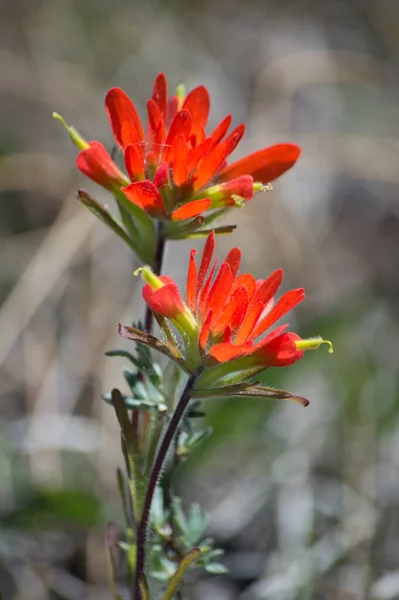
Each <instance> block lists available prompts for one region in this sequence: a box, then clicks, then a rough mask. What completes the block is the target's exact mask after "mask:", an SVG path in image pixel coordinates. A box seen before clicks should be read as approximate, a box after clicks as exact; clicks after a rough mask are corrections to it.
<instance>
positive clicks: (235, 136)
mask: <svg viewBox="0 0 399 600" xmlns="http://www.w3.org/2000/svg"><path fill="white" fill-rule="evenodd" d="M244 131H245V125H239V126H238V127H236V129H235V130H234V131H232V133H231V134H230V135H229V136H228V138H227V139H226V140H225V141H224V142H222V143H221V144H218V145H217V146H215V147H214V148H213V149H212V150H211V151H210V152H209V154H207V155H205V156H204V158H203V159H202V160H201V162H200V164H199V166H198V169H197V172H196V174H195V178H194V185H193V188H194V191H198V190H200V189H201V188H203V187H204V186H205V185H206V184H207V183H208V182H209V181H210V180H211V179H212V178H213V177H214V176H215V175H216V173H217V172H218V171H219V169H220V167H221V166H222V165H223V163H224V161H225V160H226V158H227V157H228V156H229V154H231V153H232V152H233V150H234V149H235V147H236V146H237V144H238V142H239V141H240V139H241V138H242V136H243V134H244Z"/></svg>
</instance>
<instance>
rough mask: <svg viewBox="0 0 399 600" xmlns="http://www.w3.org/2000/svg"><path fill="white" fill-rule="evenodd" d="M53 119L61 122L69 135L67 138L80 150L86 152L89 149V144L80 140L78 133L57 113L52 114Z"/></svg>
mask: <svg viewBox="0 0 399 600" xmlns="http://www.w3.org/2000/svg"><path fill="white" fill-rule="evenodd" d="M53 119H57V121H61V123H62V124H63V126H64V127H65V129H66V130H67V132H68V133H69V137H70V138H71V140H72V141H73V143H74V144H75V146H77V147H78V148H79V149H80V150H87V148H89V144H88V143H87V142H86V140H84V139H83V138H82V136H81V135H80V133H79V132H78V131H77V130H76V129H75V127H71V126H70V125H68V123H67V122H66V121H65V119H64V117H62V116H61V115H60V114H59V113H57V112H53Z"/></svg>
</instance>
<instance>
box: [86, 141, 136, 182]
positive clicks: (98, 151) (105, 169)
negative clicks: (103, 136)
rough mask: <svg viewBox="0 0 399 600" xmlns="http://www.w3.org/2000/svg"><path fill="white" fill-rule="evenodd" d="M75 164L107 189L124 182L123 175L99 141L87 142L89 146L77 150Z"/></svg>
mask: <svg viewBox="0 0 399 600" xmlns="http://www.w3.org/2000/svg"><path fill="white" fill-rule="evenodd" d="M76 164H77V167H78V169H80V170H81V171H82V173H84V174H85V175H86V176H87V177H89V178H90V179H93V181H95V182H96V183H98V184H100V185H102V186H104V187H105V188H107V189H109V190H112V189H113V188H114V187H115V186H116V187H120V186H121V185H124V184H125V183H126V177H125V175H124V174H123V173H122V171H121V170H120V169H119V168H118V166H117V165H116V164H115V163H114V161H113V160H112V158H111V157H110V155H109V154H108V152H107V150H106V149H105V148H104V146H103V145H102V144H100V142H89V147H88V148H86V150H81V152H79V154H78V156H77V159H76Z"/></svg>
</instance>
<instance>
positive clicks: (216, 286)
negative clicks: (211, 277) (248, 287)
mask: <svg viewBox="0 0 399 600" xmlns="http://www.w3.org/2000/svg"><path fill="white" fill-rule="evenodd" d="M232 283H233V274H232V272H231V268H230V265H229V263H227V262H224V263H222V264H221V265H220V269H219V272H218V274H217V276H216V278H215V281H214V282H213V285H212V287H211V289H210V291H209V294H208V300H207V303H206V307H205V311H206V313H209V312H211V313H212V314H213V320H212V325H214V324H215V323H216V322H217V320H218V319H219V316H220V313H221V311H222V309H223V307H224V304H225V302H226V300H227V297H228V295H229V294H230V290H231V284H232Z"/></svg>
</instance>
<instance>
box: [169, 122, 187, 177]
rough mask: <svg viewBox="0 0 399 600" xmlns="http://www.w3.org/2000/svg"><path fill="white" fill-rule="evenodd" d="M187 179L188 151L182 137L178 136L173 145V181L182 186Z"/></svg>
mask: <svg viewBox="0 0 399 600" xmlns="http://www.w3.org/2000/svg"><path fill="white" fill-rule="evenodd" d="M187 177H188V150H187V142H186V140H185V139H184V136H183V135H181V134H180V135H178V136H177V137H176V138H175V141H174V143H173V180H174V182H175V184H176V185H177V186H179V187H180V186H182V185H183V183H185V182H186V181H187Z"/></svg>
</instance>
